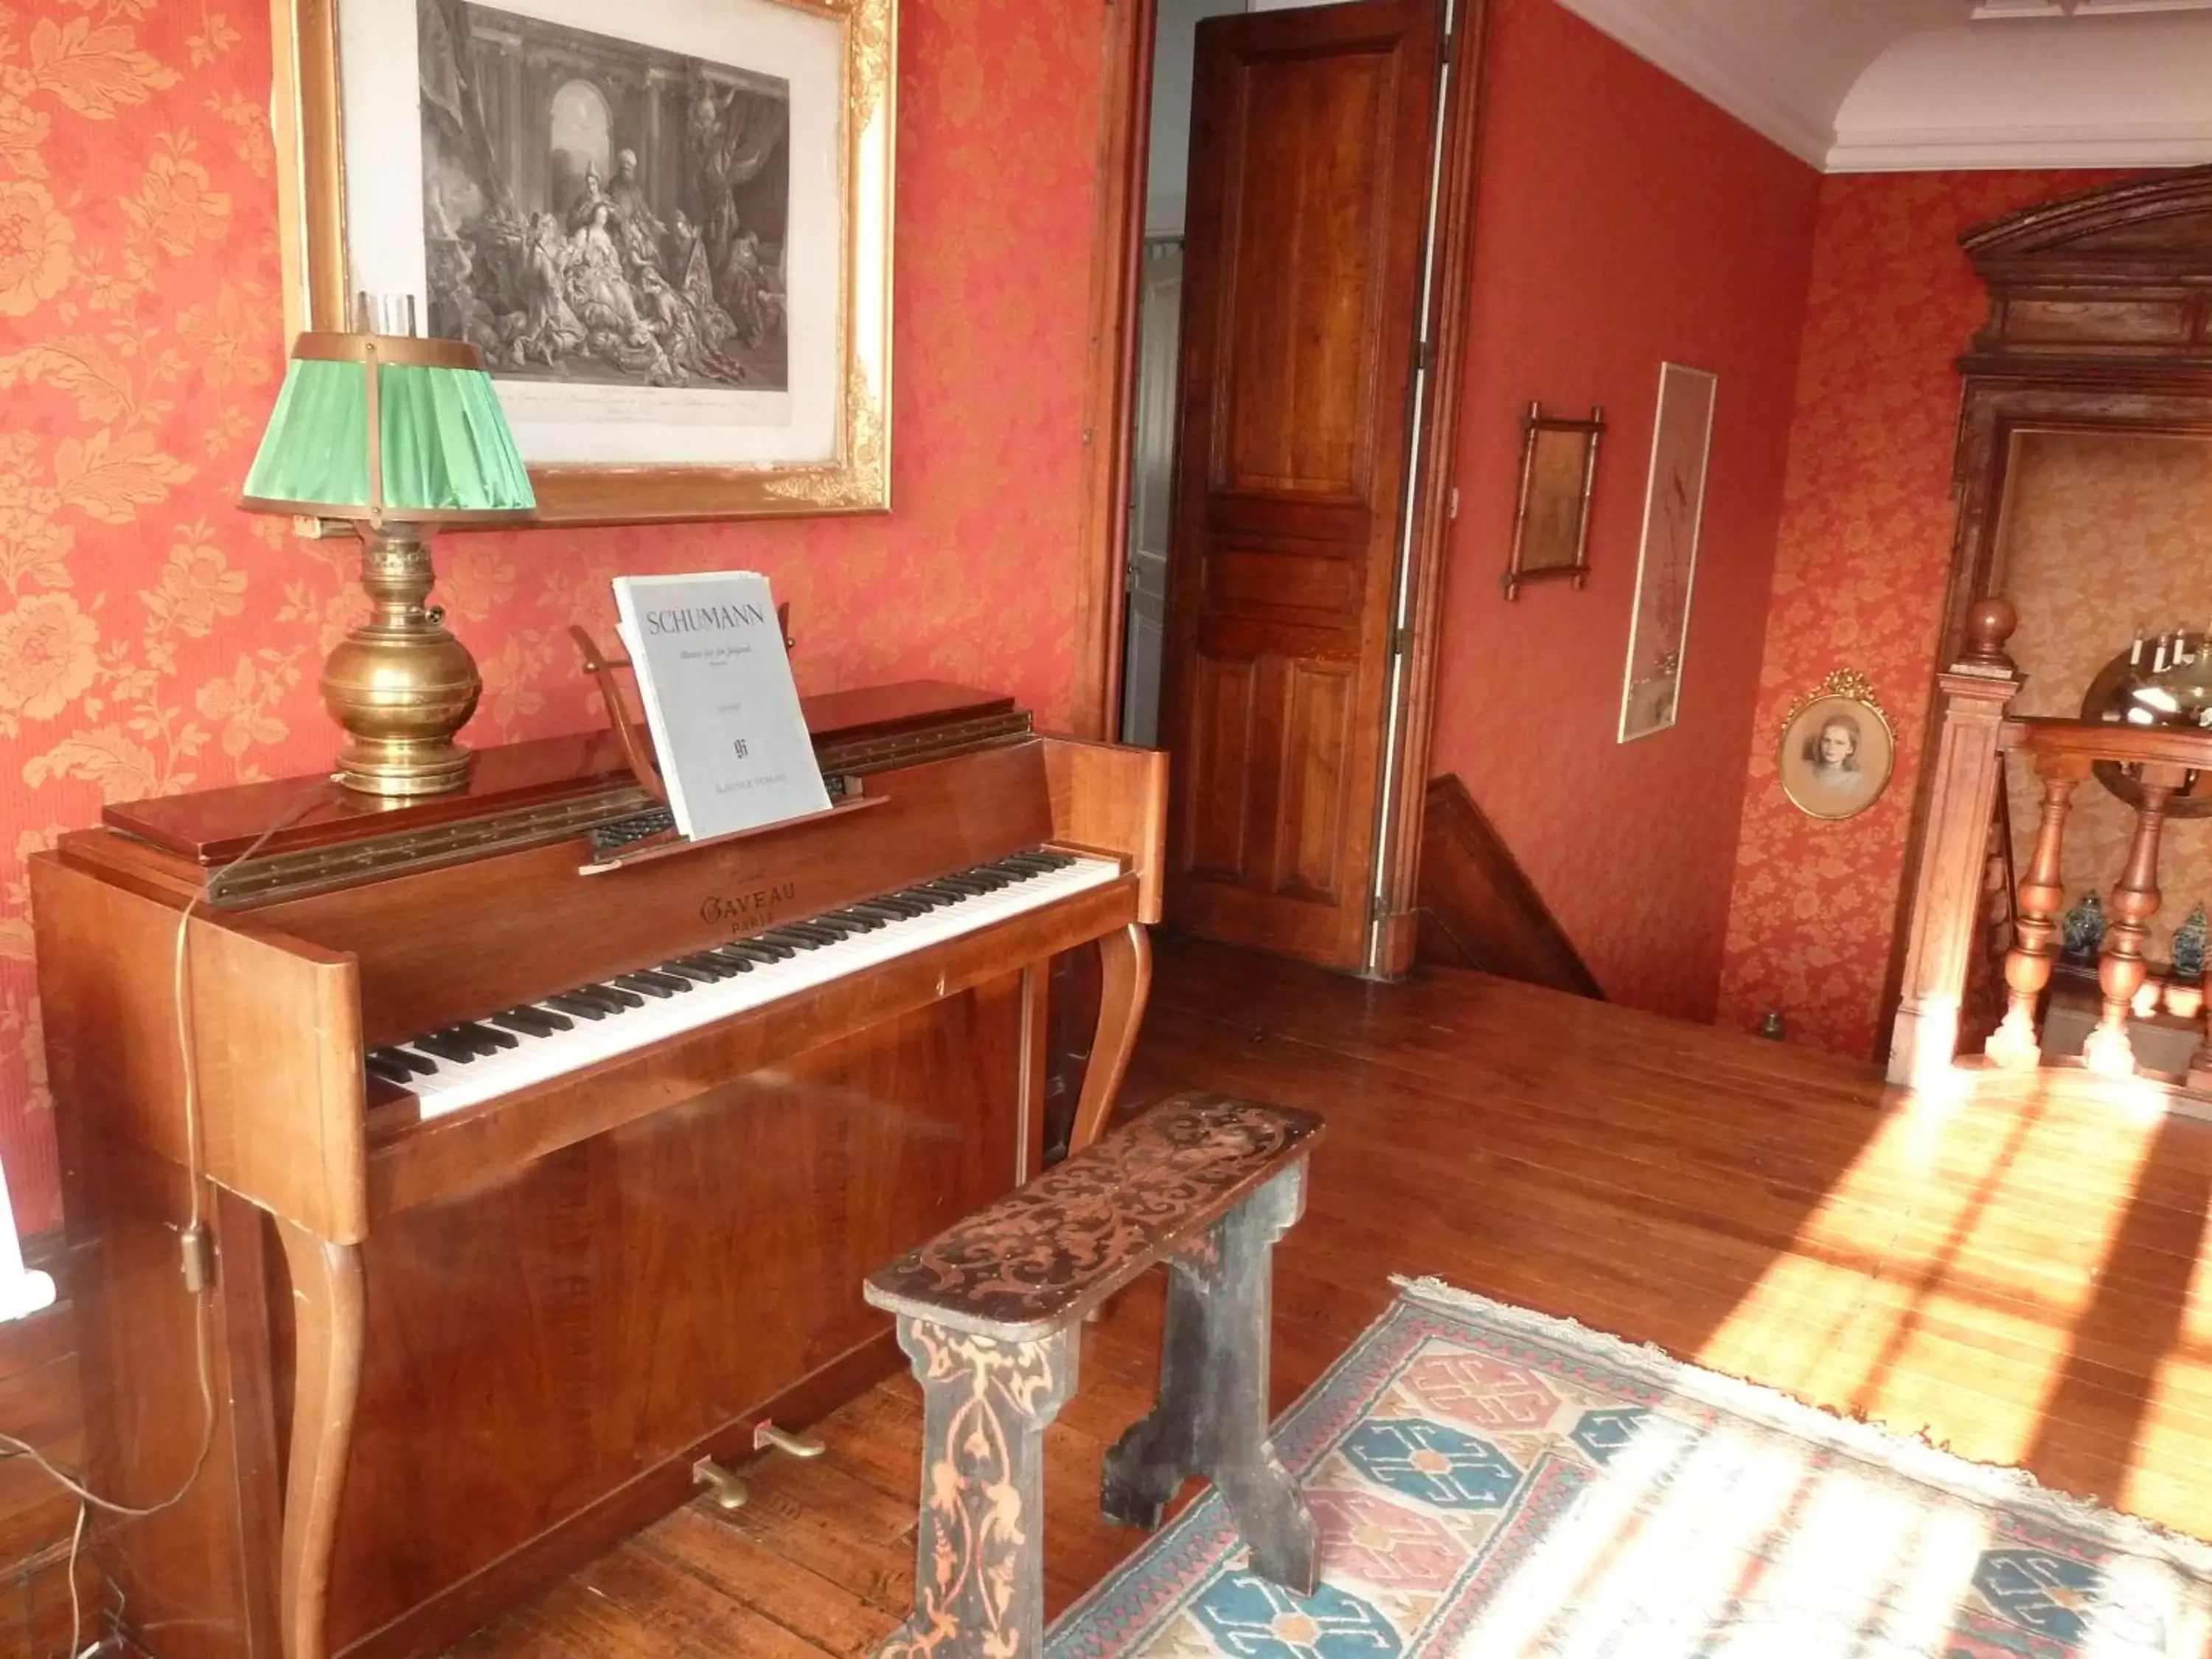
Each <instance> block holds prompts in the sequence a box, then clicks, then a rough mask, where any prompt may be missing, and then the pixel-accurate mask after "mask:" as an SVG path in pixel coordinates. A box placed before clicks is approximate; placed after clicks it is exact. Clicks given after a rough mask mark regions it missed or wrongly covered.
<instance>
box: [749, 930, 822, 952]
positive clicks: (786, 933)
mask: <svg viewBox="0 0 2212 1659" xmlns="http://www.w3.org/2000/svg"><path fill="white" fill-rule="evenodd" d="M754 937H755V938H756V939H759V941H760V942H761V943H762V944H763V945H781V946H783V948H784V949H785V950H787V951H815V950H819V949H820V948H821V947H822V946H823V945H826V944H828V943H829V941H828V940H827V939H823V938H822V937H821V936H820V935H819V934H817V933H801V932H799V928H798V927H796V926H795V925H792V924H787V925H786V926H784V927H771V928H769V930H768V932H766V933H757V934H756V935H754Z"/></svg>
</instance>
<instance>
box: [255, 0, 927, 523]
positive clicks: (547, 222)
mask: <svg viewBox="0 0 2212 1659" xmlns="http://www.w3.org/2000/svg"><path fill="white" fill-rule="evenodd" d="M277 9H278V13H279V17H280V29H279V39H278V40H277V48H278V72H279V80H278V88H277V93H278V132H277V137H278V149H279V153H280V155H282V156H283V158H284V163H285V173H286V174H287V176H286V177H284V178H282V179H280V181H279V207H280V211H281V213H282V215H283V235H284V242H285V247H284V264H285V276H286V312H287V322H288V323H289V325H291V326H293V327H294V328H306V327H316V328H343V327H345V326H348V319H349V313H350V310H351V296H352V295H356V294H359V293H369V294H374V295H382V296H398V295H406V296H410V297H411V298H412V299H413V300H414V301H415V303H416V317H417V319H418V325H420V326H421V327H422V329H423V331H426V332H428V333H431V334H435V335H439V336H442V337H447V338H453V339H462V340H466V341H468V342H469V343H471V344H473V345H475V346H476V347H477V349H478V351H479V352H480V353H481V354H482V356H483V360H484V363H485V367H486V368H488V369H489V372H490V374H491V375H492V378H493V381H494V383H495V386H497V387H498V390H499V394H500V399H501V404H503V405H504V407H505V410H506V412H507V419H508V422H509V423H510V424H511V425H512V426H513V429H514V434H515V440H516V442H517V444H518V446H519V447H520V449H521V452H522V454H523V458H524V459H525V460H526V461H527V462H529V464H530V468H531V477H532V483H534V485H535V486H536V489H537V493H538V520H539V521H540V522H550V523H569V524H580V523H619V522H639V521H651V520H677V519H716V518H748V517H765V516H772V515H781V514H791V513H855V512H871V511H881V510H884V508H886V507H889V505H890V297H891V245H890V242H891V197H892V178H891V168H892V94H893V87H892V74H893V64H894V62H895V58H896V52H895V48H896V40H895V36H896V0H655V3H653V4H650V5H641V6H631V7H621V8H611V7H608V6H606V5H605V4H604V3H597V0H501V3H500V4H497V5H491V4H479V3H477V0H278V4H277ZM286 15H289V24H290V33H289V39H287V38H284V33H283V28H282V27H281V24H282V22H283V19H284V18H285V16H286Z"/></svg>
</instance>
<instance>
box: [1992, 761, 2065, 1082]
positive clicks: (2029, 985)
mask: <svg viewBox="0 0 2212 1659" xmlns="http://www.w3.org/2000/svg"><path fill="white" fill-rule="evenodd" d="M2035 770H2036V775H2037V776H2038V777H2039V778H2040V779H2041V780H2042V781H2043V817H2042V819H2041V821H2040V822H2039V823H2038V824H2037V825H2036V829H2035V851H2034V852H2033V854H2030V855H2029V857H2028V860H2027V870H2026V872H2023V873H2022V875H2021V878H2020V890H2019V891H2018V893H2017V894H2016V895H2015V915H2014V920H2013V933H2014V935H2015V943H2014V945H2013V947H2012V949H2011V950H2010V951H2008V952H2007V953H2006V955H2005V986H2006V988H2007V990H2008V992H2009V993H2010V995H2009V997H2008V1000H2007V1003H2006V1006H2005V1017H2004V1024H2002V1025H2000V1026H1998V1027H1997V1030H1996V1036H1993V1037H1991V1038H1990V1041H1989V1047H1988V1048H1987V1049H1986V1050H1985V1051H1984V1052H1986V1053H1987V1054H1988V1055H1989V1057H1990V1060H1993V1061H1994V1062H1996V1064H1997V1065H1999V1066H2015V1067H2017V1068H2019V1069H2020V1070H2022V1071H2032V1070H2033V1069H2034V1068H2035V1067H2036V1066H2040V1065H2041V1064H2042V1063H2043V1040H2042V1038H2041V1036H2039V1034H2038V1033H2037V1031H2036V1029H2035V1010H2036V1005H2037V1004H2038V1003H2039V1002H2040V1001H2041V1000H2043V987H2045V986H2046V985H2048V984H2050V983H2051V965H2052V963H2055V962H2057V959H2058V943H2059V941H2058V919H2059V917H2060V916H2061V915H2063V914H2064V913H2065V908H2066V883H2065V878H2064V876H2063V874H2062V872H2061V868H2060V863H2059V860H2060V855H2061V854H2063V852H2064V851H2065V848H2066V814H2067V812H2068V811H2069V809H2070V808H2071V807H2072V805H2073V804H2074V792H2075V790H2076V789H2079V788H2080V787H2081V781H2082V780H2083V779H2084V778H2086V777H2087V776H2088V775H2089V763H2088V762H2087V760H2085V759H2082V758H2081V757H2077V756H2074V755H2044V756H2039V757H2037V760H2036V767H2035Z"/></svg>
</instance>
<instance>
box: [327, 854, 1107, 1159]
mask: <svg viewBox="0 0 2212 1659" xmlns="http://www.w3.org/2000/svg"><path fill="white" fill-rule="evenodd" d="M1120 875H1121V865H1120V863H1119V862H1118V861H1116V860H1113V859H1099V858H1085V857H1082V856H1079V855H1078V854H1073V853H1060V852H1054V851H1052V850H1050V849H1048V848H1036V849H1033V850H1031V851H1030V852H1026V853H1016V854H1012V855H1011V856H1010V857H1007V858H1005V859H1001V860H998V861H997V862H995V863H993V864H986V865H980V866H977V867H975V869H973V870H964V871H962V872H959V873H958V874H957V875H951V876H945V877H942V878H939V879H938V880H935V881H929V882H923V883H921V884H919V885H917V886H914V887H909V888H906V889H903V890H901V891H898V892H896V893H886V894H884V895H881V896H878V897H876V898H872V899H866V900H864V901H862V902H859V903H856V904H851V905H848V906H847V907H846V908H843V909H842V910H833V911H830V912H829V913H828V914H827V915H820V916H813V917H810V918H808V919H807V920H806V921H797V922H787V923H784V924H782V925H781V926H780V927H771V928H769V929H767V930H766V931H764V932H763V933H755V934H751V935H749V936H747V937H746V938H744V939H732V940H730V941H728V942H727V943H725V944H722V945H714V946H712V947H710V948H708V949H707V950H703V951H696V952H694V953H693V954H691V955H689V956H684V957H676V958H675V959H673V960H671V961H669V962H665V963H659V965H658V966H655V967H651V968H644V969H637V970H635V971H633V972H631V973H627V974H619V975H616V976H615V977H613V978H612V979H611V980H608V981H605V982H604V983H597V984H591V985H580V986H577V987H574V989H573V990H568V991H563V992H562V993H560V994H557V995H555V996H550V997H547V998H546V999H544V1000H543V1001H542V1002H537V1003H532V1004H527V1005H526V1006H521V1007H517V1008H510V1009H508V1010H507V1011H506V1012H503V1013H499V1014H495V1015H493V1016H491V1017H490V1018H488V1019H483V1020H478V1021H473V1022H471V1023H469V1024H463V1025H455V1026H451V1027H448V1028H447V1029H445V1030H439V1031H432V1032H428V1033H425V1034H424V1035H423V1036H419V1037H415V1038H411V1039H410V1040H409V1041H408V1042H404V1043H396V1044H394V1045H392V1047H391V1048H376V1049H372V1050H371V1051H370V1053H369V1054H368V1070H369V1072H370V1073H371V1074H372V1075H373V1076H374V1077H379V1078H382V1079H385V1080H386V1082H389V1083H394V1084H397V1085H400V1086H401V1087H403V1088H405V1089H408V1090H410V1091H412V1092H413V1094H414V1096H415V1097H416V1100H417V1102H419V1103H420V1105H421V1110H422V1115H423V1116H424V1117H425V1118H431V1117H441V1116H444V1115H447V1113H451V1112H458V1111H460V1110H461V1109H464V1108H465V1107H469V1106H475V1105H477V1104H480V1103H483V1102H484V1101H487V1100H495V1099H497V1098H499V1097H501V1096H502V1095H509V1094H513V1092H515V1091H517V1090H520V1089H525V1088H528V1087H529V1086H531V1085H533V1084H538V1083H545V1082H550V1081H551V1080H552V1079H556V1078H559V1077H562V1076H563V1075H565V1074H566V1073H570V1072H574V1071H579V1070H580V1069H582V1068H583V1067H585V1066H591V1065H595V1064H597V1063H598V1062H599V1061H601V1060H610V1059H613V1058H615V1057H617V1056H618V1055H621V1054H629V1053H631V1052H632V1051H634V1050H635V1049H639V1048H646V1047H647V1046H648V1045H650V1044H652V1043H655V1042H660V1041H661V1040H662V1039H663V1038H665V1037H671V1036H680V1035H682V1034H683V1033H684V1032H686V1031H693V1030H699V1029H700V1028H701V1027H702V1026H708V1025H712V1024H715V1023H716V1022H717V1021H720V1020H725V1019H727V1018H730V1017H731V1016H732V1015H733V1014H742V1013H744V1012H749V1011H750V1010H751V1009H755V1008H759V1007H762V1006H765V1005H767V1004H769V1003H771V1002H774V1001H776V1000H778V999H780V998H782V997H787V996H792V995H794V994H797V993H799V992H801V991H807V990H811V989H813V988H814V987H817V986H819V985H826V984H828V983H829V981H832V980H836V979H842V978H843V977H844V976H845V975H848V974H853V973H857V972H859V971H860V970H861V969H867V968H872V967H875V966H877V965H878V964H879V963H885V962H890V961H892V960H894V959H896V958H897V957H902V956H906V955H908V954H909V953H910V952H913V951H920V950H923V949H925V948H927V947H928V946H930V945H940V944H943V943H944V942H945V941H946V940H948V939H957V938H959V937H961V936H962V935H963V934H966V933H975V932H977V931H979V930H980V929H982V928H985V927H990V926H992V925H993V924H994V923H996V922H1000V921H1006V920H1007V919H1008V918H1009V917H1012V916H1018V915H1023V914H1024V913H1025V912H1027V911H1030V910H1037V909H1042V908H1044V907H1045V906H1046V905H1048V904H1052V903H1054V902H1057V901H1059V900H1060V899H1064V898H1068V897H1071V896H1073V895H1075V894H1077V893H1080V892H1085V891H1086V890H1089V889H1091V888H1093V887H1103V886H1104V885H1105V884H1107V883H1109V882H1110V881H1113V880H1115V878H1118V877H1119V876H1120Z"/></svg>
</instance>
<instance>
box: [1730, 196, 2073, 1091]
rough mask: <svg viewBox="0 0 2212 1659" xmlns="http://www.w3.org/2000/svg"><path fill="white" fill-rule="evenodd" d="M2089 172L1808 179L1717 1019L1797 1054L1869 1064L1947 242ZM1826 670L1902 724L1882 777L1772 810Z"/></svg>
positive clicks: (1898, 869) (1939, 422) (1899, 837)
mask: <svg viewBox="0 0 2212 1659" xmlns="http://www.w3.org/2000/svg"><path fill="white" fill-rule="evenodd" d="M2103 176H2104V175H2097V174H2084V173H1906V174H1876V175H1869V176H1860V177H1852V176H1839V177H1832V178H1829V179H1824V180H1823V181H1822V184H1821V191H1820V229H1819V234H1818V238H1817V241H1816V244H1815V247H1814V260H1813V292H1812V302H1811V308H1810V312H1809V314H1808V319H1807V322H1806V330H1805V341H1804V348H1803V350H1802V355H1801V358H1800V366H1799V370H1798V380H1797V405H1796V420H1795V422H1794V424H1793V426H1792V428H1791V432H1790V482H1789V488H1788V493H1787V495H1786V498H1785V501H1784V507H1783V516H1782V532H1781V541H1780V545H1779V548H1778V551H1777V554H1776V559H1775V570H1774V597H1773V607H1772V614H1771V619H1770V621H1769V623H1768V625H1767V634H1766V655H1765V666H1764V667H1763V668H1762V670H1761V671H1760V674H1759V704H1758V720H1757V729H1756V733H1755V737H1754V741H1753V744H1752V750H1751V769H1750V774H1749V776H1748V778H1747V782H1746V786H1745V794H1744V798H1743V821H1742V823H1743V827H1742V836H1741V841H1740V842H1739V843H1738V846H1737V849H1736V860H1735V897H1734V900H1733V902H1732V903H1731V907H1730V911H1729V931H1728V948H1727V955H1726V960H1725V963H1724V966H1723V972H1722V978H1721V1017H1722V1018H1723V1019H1727V1020H1730V1021H1735V1022H1739V1023H1741V1024H1755V1023H1756V1022H1757V1021H1758V1020H1759V1018H1760V1017H1761V1015H1762V1014H1763V1013H1764V1012H1765V1011H1767V1010H1769V1009H1779V1010H1780V1011H1781V1012H1783V1014H1784V1017H1785V1018H1786V1019H1787V1021H1788V1023H1789V1027H1790V1036H1791V1037H1792V1038H1793V1039H1795V1040H1798V1041H1802V1042H1808V1043H1811V1044H1813V1045H1814V1046H1816V1047H1820V1048H1830V1049H1834V1050H1838V1051H1839V1052H1843V1053H1849V1054H1866V1053H1870V1052H1871V1051H1872V1048H1873V1045H1874V1042H1875V1033H1876V1031H1877V1030H1878V1029H1879V1024H1880V1019H1881V1009H1880V1007H1879V1006H1878V1005H1879V1003H1880V1001H1881V989H1882V981H1883V979H1884V976H1885V975H1886V974H1887V969H1888V963H1889V948H1890V935H1891V932H1892V929H1893V926H1894V923H1895V920H1896V904H1897V896H1898V889H1899V884H1900V882H1901V880H1902V878H1903V871H1904V861H1905V837H1906V835H1907V832H1908V830H1909V829H1910V827H1911V814H1912V800H1913V790H1914V787H1915V784H1916V781H1917V770H1918V767H1919V764H1920V747H1921V726H1922V722H1923V720H1925V719H1926V717H1927V709H1928V693H1929V680H1930V677H1931V675H1932V672H1933V669H1934V665H1935V656H1936V632H1937V630H1938V629H1939V628H1940V626H1941V624H1942V605H1943V592H1944V586H1945V584H1946V582H1947V580H1948V576H1949V571H1950V560H1951V540H1952V533H1953V531H1954V526H1955V518H1954V512H1953V507H1952V502H1951V493H1950V490H1951V459H1952V448H1953V441H1954V436H1955V434H1956V427H1957V422H1958V414H1959V377H1958V374H1957V373H1956V371H1955V370H1954V368H1953V367H1952V365H1953V362H1954V360H1955V359H1956V358H1957V356H1958V355H1959V353H1960V351H1961V350H1962V349H1964V348H1965V346H1966V341H1967V339H1968V337H1970V336H1971V335H1972V333H1973V332H1974V331H1975V330H1976V329H1977V328H1978V327H1979V326H1980V325H1982V323H1983V322H1984V320H1985V319H1986V317H1987V315H1988V305H1987V301H1986V299H1985V297H1984V289H1983V288H1982V285H1981V283H1980V281H1979V279H1978V278H1977V277H1976V276H1975V275H1974V273H1973V270H1972V267H1971V266H1970V265H1969V264H1967V263H1966V258H1965V256H1964V255H1962V254H1961V253H1960V251H1959V246H1958V238H1959V235H1960V232H1962V231H1965V230H1968V229H1971V228H1972V227H1974V226H1976V225H1978V224H1981V223H1983V222H1985V221H1987V220H1990V219H1993V218H1996V217H1997V216H2000V215H2002V214H2004V213H2008V212H2010V211H2011V210H2014V209H2015V208H2020V207H2025V206H2027V205H2028V204H2032V203H2035V202H2039V201H2045V200H2047V199H2049V198H2050V197H2054V196H2060V195H2063V194H2065V193H2067V192H2068V191H2073V190H2078V189H2084V188H2087V186H2089V185H2093V184H2095V183H2098V182H2099V181H2100V178H2101V177H2103ZM1837 668H1857V669H1859V670H1861V671H1863V672H1865V673H1866V674H1868V675H1869V676H1870V677H1871V678H1873V680H1874V682H1875V687H1876V689H1877V692H1878V694H1879V695H1880V696H1881V700H1882V703H1883V707H1884V708H1885V709H1886V710H1887V713H1888V714H1889V717H1890V719H1891V720H1892V722H1893V724H1894V725H1895V726H1896V728H1897V733H1898V738H1899V745H1898V763H1897V773H1896V776H1895V778H1894V780H1893V781H1892V782H1891V784H1890V787H1889V789H1888V791H1887V793H1885V794H1884V795H1883V797H1882V798H1881V800H1880V801H1879V802H1878V803H1876V804H1875V806H1874V807H1873V808H1872V810H1870V811H1867V812H1865V813H1863V814H1862V815H1861V816H1860V817H1856V818H1853V819H1850V820H1849V821H1848V822H1846V823H1819V822H1816V821H1815V820H1814V819H1811V818H1808V817H1805V816H1803V815H1802V813H1800V812H1799V811H1797V810H1796V808H1795V807H1793V806H1791V805H1790V803H1789V801H1788V800H1787V799H1784V796H1783V794H1782V792H1781V790H1780V788H1779V787H1778V786H1777V784H1776V782H1775V775H1774V763H1775V755H1774V744H1775V741H1776V739H1777V738H1778V737H1779V735H1780V731H1781V724H1782V720H1783V717H1784V714H1785V712H1786V711H1787V709H1788V708H1789V706H1790V702H1792V701H1793V700H1795V699H1796V697H1797V696H1800V695H1802V693H1803V692H1804V691H1806V690H1808V689H1810V688H1811V687H1812V686H1813V685H1814V684H1818V683H1819V682H1820V680H1821V679H1822V678H1825V677H1826V675H1827V674H1828V673H1829V671H1831V670H1833V669H1837Z"/></svg>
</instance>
